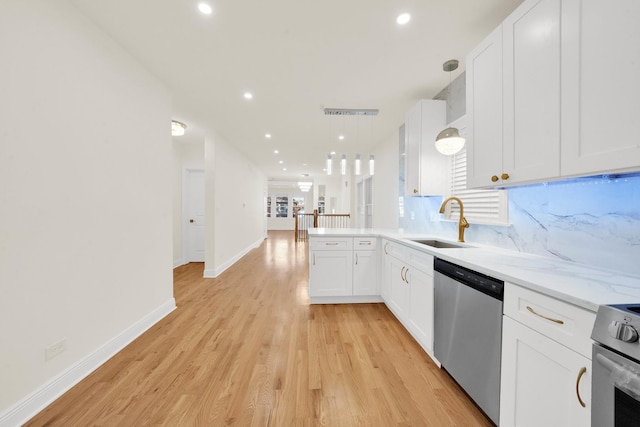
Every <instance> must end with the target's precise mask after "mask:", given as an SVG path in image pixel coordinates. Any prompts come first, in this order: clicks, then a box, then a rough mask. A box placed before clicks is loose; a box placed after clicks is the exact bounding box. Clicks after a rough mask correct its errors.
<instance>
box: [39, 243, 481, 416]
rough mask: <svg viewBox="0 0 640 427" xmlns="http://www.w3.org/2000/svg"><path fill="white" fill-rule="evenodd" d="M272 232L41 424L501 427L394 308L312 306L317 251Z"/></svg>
mask: <svg viewBox="0 0 640 427" xmlns="http://www.w3.org/2000/svg"><path fill="white" fill-rule="evenodd" d="M292 235H293V233H292V232H270V233H269V238H268V239H267V240H266V241H265V242H264V243H263V244H262V246H261V247H260V248H259V249H256V250H253V251H251V252H250V253H249V254H248V255H247V256H245V257H244V258H243V259H242V260H240V261H239V262H238V263H236V264H235V265H234V266H233V267H231V268H230V269H229V270H227V271H226V272H225V273H223V274H222V275H220V276H219V277H218V278H217V279H203V278H202V273H203V265H202V264H198V263H192V264H189V265H186V266H182V267H179V268H177V269H175V272H174V277H175V297H176V301H177V305H178V309H177V310H175V311H174V312H173V313H171V314H170V315H169V316H167V317H166V318H165V319H163V320H162V321H161V322H159V323H158V324H157V325H155V326H154V327H153V328H151V329H150V330H149V331H147V332H146V333H145V334H143V335H142V336H141V337H139V338H138V339H137V340H136V341H134V342H133V343H132V344H131V345H129V346H128V347H127V348H125V349H124V350H123V351H121V352H120V353H118V354H117V355H116V356H115V357H113V358H112V359H111V360H109V361H108V362H107V363H106V364H104V365H103V366H102V367H100V368H99V369H98V370H96V371H95V372H94V373H93V374H91V375H90V376H89V377H87V378H86V379H85V380H84V381H82V382H81V383H79V384H78V385H77V386H75V387H73V388H72V389H71V390H70V391H69V392H67V393H66V394H65V395H64V396H62V397H61V398H60V399H58V400H57V401H56V402H54V403H53V404H52V405H51V406H49V407H48V408H47V409H45V410H44V411H43V412H41V413H40V414H39V415H37V416H36V417H35V418H34V419H32V420H31V421H30V422H29V423H28V424H27V425H28V426H45V425H46V426H65V427H67V426H119V427H125V426H147V425H164V426H226V425H234V426H278V427H279V426H287V427H288V426H366V427H372V426H373V427H376V426H380V427H387V426H436V427H444V426H464V427H469V426H491V423H490V421H488V420H487V419H486V418H485V417H484V416H483V414H482V413H481V412H480V411H479V410H478V409H477V408H476V407H475V406H474V405H473V404H472V403H471V402H470V400H469V399H468V398H467V397H466V396H465V395H464V393H463V392H462V391H461V389H460V388H459V387H458V386H457V385H456V384H455V383H454V382H453V381H452V380H451V378H450V377H449V376H448V375H447V374H446V373H445V372H444V371H442V370H440V369H438V368H437V367H436V366H435V365H434V364H433V362H432V361H431V360H430V359H429V357H428V356H427V355H426V354H425V353H424V352H423V351H422V349H421V348H420V347H419V346H418V345H417V344H416V343H415V341H414V340H413V338H412V337H411V336H410V335H409V334H408V333H407V332H406V331H405V330H404V329H403V327H402V326H401V325H400V323H399V322H398V321H397V320H396V319H395V318H394V316H393V315H392V314H391V312H390V311H389V310H387V308H386V307H385V306H384V304H358V305H322V306H319V305H314V306H310V305H309V299H308V296H307V283H308V281H307V280H308V279H307V277H308V264H307V251H308V248H307V245H306V244H304V243H297V244H296V243H295V242H293V239H292Z"/></svg>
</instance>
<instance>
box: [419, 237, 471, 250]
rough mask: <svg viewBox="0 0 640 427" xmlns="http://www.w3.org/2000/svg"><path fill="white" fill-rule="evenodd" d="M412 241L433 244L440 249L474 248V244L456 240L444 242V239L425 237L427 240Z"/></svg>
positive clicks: (432, 245)
mask: <svg viewBox="0 0 640 427" xmlns="http://www.w3.org/2000/svg"><path fill="white" fill-rule="evenodd" d="M411 241H412V242H416V243H420V244H421V245H427V246H431V247H433V248H438V249H447V248H472V247H473V246H469V245H467V244H465V243H455V242H444V241H442V240H433V239H425V240H422V239H420V240H413V239H411Z"/></svg>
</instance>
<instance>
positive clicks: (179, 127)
mask: <svg viewBox="0 0 640 427" xmlns="http://www.w3.org/2000/svg"><path fill="white" fill-rule="evenodd" d="M186 129H187V125H185V124H184V123H182V122H179V121H177V120H171V136H182V135H184V132H185V130H186Z"/></svg>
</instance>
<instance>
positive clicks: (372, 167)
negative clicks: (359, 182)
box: [369, 154, 375, 176]
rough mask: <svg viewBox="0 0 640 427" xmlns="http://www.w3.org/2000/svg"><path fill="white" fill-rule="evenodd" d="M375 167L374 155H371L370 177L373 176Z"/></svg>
mask: <svg viewBox="0 0 640 427" xmlns="http://www.w3.org/2000/svg"><path fill="white" fill-rule="evenodd" d="M374 166H375V159H374V157H373V154H371V155H370V156H369V175H371V176H373V172H374Z"/></svg>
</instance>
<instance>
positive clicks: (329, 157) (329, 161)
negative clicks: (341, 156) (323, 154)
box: [327, 154, 333, 175]
mask: <svg viewBox="0 0 640 427" xmlns="http://www.w3.org/2000/svg"><path fill="white" fill-rule="evenodd" d="M332 167H333V156H332V155H331V154H327V175H331V172H332V171H331V169H332Z"/></svg>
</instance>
